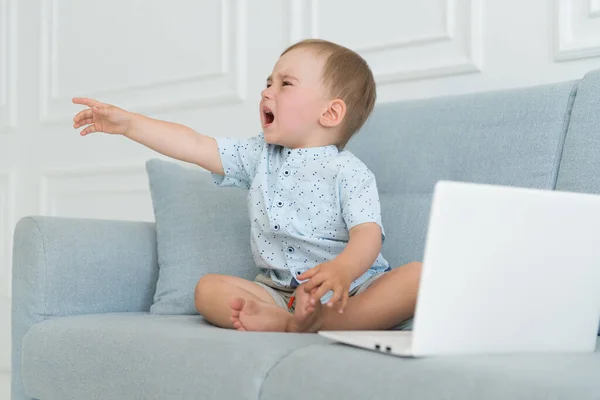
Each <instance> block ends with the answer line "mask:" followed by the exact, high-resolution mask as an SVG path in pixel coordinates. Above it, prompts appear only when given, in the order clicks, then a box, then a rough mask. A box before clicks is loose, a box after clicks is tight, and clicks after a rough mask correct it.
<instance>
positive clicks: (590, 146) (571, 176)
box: [556, 71, 600, 193]
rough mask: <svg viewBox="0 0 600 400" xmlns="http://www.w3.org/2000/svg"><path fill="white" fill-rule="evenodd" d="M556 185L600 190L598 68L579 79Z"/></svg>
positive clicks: (599, 191) (582, 190) (575, 189)
mask: <svg viewBox="0 0 600 400" xmlns="http://www.w3.org/2000/svg"><path fill="white" fill-rule="evenodd" d="M556 189H557V190H565V191H570V192H586V193H600V71H593V72H590V73H589V74H587V75H586V76H585V77H584V78H583V79H582V80H581V81H580V82H579V85H578V88H577V98H576V99H575V103H574V104H573V111H572V112H571V121H570V123H569V129H568V132H567V137H566V139H565V146H564V150H563V153H562V160H561V164H560V171H559V174H558V182H557V184H556Z"/></svg>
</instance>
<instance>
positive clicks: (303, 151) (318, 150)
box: [283, 144, 340, 160]
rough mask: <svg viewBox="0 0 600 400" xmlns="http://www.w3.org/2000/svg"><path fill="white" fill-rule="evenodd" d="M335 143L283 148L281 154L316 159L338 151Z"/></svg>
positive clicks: (295, 157) (302, 158) (330, 155)
mask: <svg viewBox="0 0 600 400" xmlns="http://www.w3.org/2000/svg"><path fill="white" fill-rule="evenodd" d="M339 152H340V151H339V150H338V148H337V146H336V145H333V144H330V145H328V146H318V147H303V148H297V149H290V148H288V147H284V148H283V154H284V156H285V157H286V158H287V157H293V158H294V159H301V160H305V159H318V158H325V157H332V156H335V155H337V154H338V153H339Z"/></svg>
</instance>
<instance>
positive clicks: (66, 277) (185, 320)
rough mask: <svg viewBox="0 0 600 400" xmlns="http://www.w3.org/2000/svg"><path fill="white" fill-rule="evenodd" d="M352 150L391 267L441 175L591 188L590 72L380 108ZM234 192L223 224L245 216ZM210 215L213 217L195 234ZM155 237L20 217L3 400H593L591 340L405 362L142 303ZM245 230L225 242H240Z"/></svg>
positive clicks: (406, 254) (597, 138) (594, 141)
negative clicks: (366, 173)
mask: <svg viewBox="0 0 600 400" xmlns="http://www.w3.org/2000/svg"><path fill="white" fill-rule="evenodd" d="M349 149H350V150H351V151H353V152H354V153H355V154H356V155H357V156H358V157H360V158H361V159H362V160H363V161H364V162H365V163H366V164H367V165H368V166H369V167H370V168H371V170H372V171H373V172H374V173H375V175H376V177H377V180H378V187H379V191H380V198H381V204H382V214H383V224H384V226H385V228H386V233H387V241H386V243H385V245H384V248H383V254H384V256H385V257H386V258H387V259H388V260H389V261H390V263H391V264H393V265H401V264H404V263H406V262H409V261H413V260H420V259H421V258H422V253H423V246H424V240H425V233H426V224H427V217H428V212H429V205H430V201H431V193H432V190H433V186H434V183H435V182H436V181H438V180H440V179H446V180H460V181H472V182H485V183H493V184H503V185H513V186H524V187H534V188H545V189H555V190H562V191H575V192H589V193H600V177H599V171H600V72H599V71H593V72H591V73H589V74H588V75H586V76H585V77H583V78H582V79H581V80H577V81H570V82H563V83H557V84H551V85H544V86H538V87H530V88H523V89H516V90H506V91H498V92H489V93H480V94H473V95H465V96H454V97H445V98H437V99H429V100H419V101H409V102H399V103H388V104H379V105H378V106H377V107H376V110H375V112H374V114H373V116H372V117H371V119H370V120H369V121H368V123H367V124H366V125H365V127H364V128H363V129H362V131H361V132H360V133H359V135H358V136H357V137H356V138H355V139H353V140H352V141H351V143H350V145H349ZM198 173H199V174H200V172H198ZM208 184H209V183H207V185H208ZM211 193H212V192H211ZM202 195H203V191H202V190H199V191H198V196H199V197H200V198H201V197H202ZM229 195H230V192H222V194H221V196H223V199H225V196H229ZM212 196H219V194H214V195H212ZM243 197H244V196H239V199H238V200H239V205H240V207H238V208H235V207H234V208H231V209H230V210H229V211H228V212H227V213H226V214H225V216H223V217H222V219H221V220H220V221H221V222H222V221H223V219H224V220H225V221H227V220H228V219H235V218H237V219H238V220H239V219H240V218H241V220H243V218H245V217H243V214H244V213H246V209H245V207H244V206H243ZM238 200H235V199H234V200H231V199H227V201H238ZM211 201H214V198H213V199H212V200H211ZM215 221H216V220H215V218H212V219H211V218H208V217H207V219H206V226H205V227H204V230H206V231H210V230H211V229H212V227H213V226H212V225H211V224H215V223H216V222H215ZM157 223H158V222H157ZM156 232H157V230H156V226H155V224H151V223H143V222H122V221H121V222H118V221H103V220H85V219H66V218H51V217H26V218H23V219H22V220H20V221H19V223H18V225H17V227H16V231H15V237H14V265H13V313H12V319H13V320H12V324H13V326H12V328H13V330H12V332H13V333H12V335H13V352H12V357H13V363H12V372H13V374H12V390H13V394H12V398H13V399H15V400H16V399H18V400H21V399H26V398H36V399H43V400H50V399H57V400H58V399H60V400H67V399H261V400H270V399H286V400H293V399H302V400H305V399H337V398H346V399H349V398H352V399H371V398H372V399H488V400H492V399H569V400H571V399H600V351H599V350H597V351H596V353H593V354H553V355H511V356H470V357H466V356H454V357H441V358H436V357H433V358H425V359H401V358H396V357H391V356H387V355H383V354H378V353H375V352H371V351H367V350H360V349H356V348H351V347H348V346H344V345H340V344H336V343H333V342H330V341H328V340H326V339H324V338H322V337H320V336H318V335H314V334H279V333H253V332H249V333H246V332H236V331H229V330H223V329H218V328H216V327H213V326H210V325H209V324H207V323H206V322H204V321H203V320H202V318H201V317H200V316H198V315H158V314H155V313H151V312H150V307H151V305H152V304H153V301H154V295H155V291H156V285H157V279H158V276H159V263H158V252H157V234H156ZM246 234H247V231H241V232H240V233H239V237H238V236H235V235H234V236H232V237H229V238H228V239H227V240H229V241H232V240H233V241H236V240H237V241H239V243H244V244H247V243H248V239H247V238H246V237H245V235H246ZM158 248H160V246H158ZM206 251H207V252H209V253H210V252H211V250H210V249H208V250H206ZM214 251H218V250H217V249H216V248H215V249H214ZM237 251H239V252H247V253H248V254H249V252H250V250H249V248H247V247H246V246H240V248H239V250H237ZM215 254H216V253H215ZM215 254H212V255H211V254H208V256H214V257H217V256H218V254H216V255H215ZM207 259H208V258H207ZM573 260H574V262H576V260H577V255H576V254H574V255H573ZM425 268H426V266H425ZM249 273H250V272H248V271H244V272H243V273H242V272H240V274H241V275H242V276H245V277H248V274H249ZM560 323H561V321H556V324H560ZM551 329H552V326H548V330H551ZM440 334H441V335H443V332H440Z"/></svg>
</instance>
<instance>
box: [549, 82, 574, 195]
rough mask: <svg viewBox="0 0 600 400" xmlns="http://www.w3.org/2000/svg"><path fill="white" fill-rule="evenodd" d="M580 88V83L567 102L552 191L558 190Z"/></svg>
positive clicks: (553, 172) (553, 173) (551, 181)
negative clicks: (568, 135) (557, 186)
mask: <svg viewBox="0 0 600 400" xmlns="http://www.w3.org/2000/svg"><path fill="white" fill-rule="evenodd" d="M578 88H579V82H578V83H577V84H576V85H575V86H573V88H572V89H571V92H570V93H569V99H568V100H567V109H566V110H565V114H564V116H563V125H562V131H561V135H560V138H559V140H558V146H557V148H556V152H555V154H554V165H556V169H555V170H554V171H552V175H551V176H550V183H551V189H552V190H556V185H557V183H558V177H559V175H560V169H561V164H562V158H563V154H564V149H565V143H566V142H567V134H568V132H569V126H570V125H571V115H572V113H573V106H574V104H575V99H576V97H577V90H578Z"/></svg>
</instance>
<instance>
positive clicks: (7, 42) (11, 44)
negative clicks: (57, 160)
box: [0, 0, 17, 134]
mask: <svg viewBox="0 0 600 400" xmlns="http://www.w3.org/2000/svg"><path fill="white" fill-rule="evenodd" d="M16 10H17V6H16V1H15V0H0V134H2V133H7V132H11V131H12V130H13V129H14V128H15V127H16V123H17V121H16V120H17V75H16V73H17V11H16Z"/></svg>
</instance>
